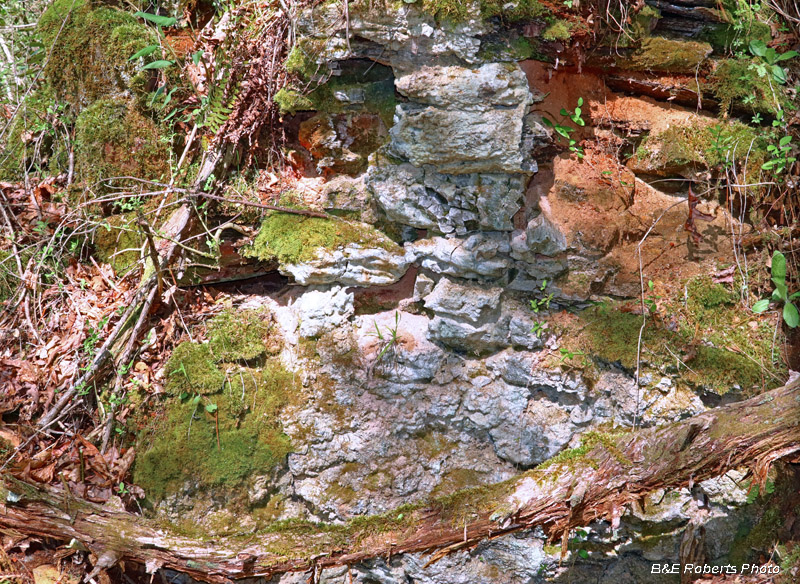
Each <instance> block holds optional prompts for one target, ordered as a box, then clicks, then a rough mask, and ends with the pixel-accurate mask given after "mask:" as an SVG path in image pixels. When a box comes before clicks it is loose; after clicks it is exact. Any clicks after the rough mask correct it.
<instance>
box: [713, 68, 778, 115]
mask: <svg viewBox="0 0 800 584" xmlns="http://www.w3.org/2000/svg"><path fill="white" fill-rule="evenodd" d="M753 63H754V60H753V59H749V58H746V57H739V58H736V59H725V60H723V61H720V62H719V63H718V64H717V65H716V68H715V69H714V71H712V73H711V74H710V75H709V78H708V83H707V84H706V87H707V88H708V89H709V90H710V91H711V93H712V95H713V96H714V98H716V99H717V100H718V101H719V104H720V108H721V109H722V110H723V111H725V112H727V111H729V110H730V109H731V108H733V107H735V108H737V109H745V110H747V109H750V110H752V111H754V112H761V113H771V112H774V111H775V110H776V109H777V108H778V106H780V107H782V108H783V107H786V106H788V105H790V104H789V103H787V102H788V100H787V98H786V96H785V94H784V92H783V89H782V88H781V86H780V85H778V84H777V83H772V84H770V81H769V79H768V78H767V77H766V76H764V77H759V75H758V74H757V73H756V71H755V70H754V69H753V68H752V65H753Z"/></svg>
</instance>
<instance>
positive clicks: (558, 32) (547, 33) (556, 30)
mask: <svg viewBox="0 0 800 584" xmlns="http://www.w3.org/2000/svg"><path fill="white" fill-rule="evenodd" d="M571 29H572V26H571V25H570V23H569V22H567V21H566V20H560V19H559V20H556V21H555V22H553V23H552V24H551V25H550V26H548V27H547V28H546V29H544V32H542V38H543V39H544V40H546V41H566V40H568V39H569V37H570V30H571Z"/></svg>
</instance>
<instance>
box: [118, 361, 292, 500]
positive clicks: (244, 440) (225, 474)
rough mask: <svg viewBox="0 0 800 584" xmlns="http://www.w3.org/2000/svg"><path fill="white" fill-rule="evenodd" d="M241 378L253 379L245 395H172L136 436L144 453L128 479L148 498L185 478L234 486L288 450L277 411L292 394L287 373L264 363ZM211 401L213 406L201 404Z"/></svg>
mask: <svg viewBox="0 0 800 584" xmlns="http://www.w3.org/2000/svg"><path fill="white" fill-rule="evenodd" d="M243 377H246V378H250V379H251V380H252V383H251V384H248V385H247V387H246V388H245V389H246V395H245V398H244V399H242V397H241V393H240V392H241V389H239V392H236V391H224V392H222V393H220V394H219V395H215V396H213V397H206V398H204V400H202V401H200V402H197V403H195V400H193V399H188V400H184V401H181V400H179V399H174V398H173V399H172V400H170V402H168V404H167V406H166V410H165V413H164V415H163V417H162V418H161V420H160V421H159V422H157V423H156V424H154V426H152V427H151V428H150V429H149V431H148V432H146V433H145V435H142V436H141V437H140V440H141V442H142V446H140V448H141V449H142V451H143V453H142V454H140V455H139V456H138V457H137V459H136V466H135V469H134V474H133V477H134V481H135V482H136V483H137V484H138V485H140V486H142V487H143V488H144V489H145V491H146V493H147V495H148V497H150V498H153V499H158V498H161V497H163V496H164V495H166V494H169V493H170V492H173V491H175V490H177V489H178V488H180V487H181V486H182V485H183V484H184V483H185V482H186V481H188V480H193V481H196V482H197V483H199V486H200V487H201V488H209V487H222V486H225V487H235V486H237V485H241V484H242V483H243V482H244V481H245V480H246V479H247V478H248V477H249V476H251V475H252V474H254V473H257V474H260V475H263V474H266V473H268V472H270V471H271V470H272V469H273V468H274V467H275V466H276V465H278V464H281V463H282V461H283V460H284V459H285V458H286V455H287V454H288V453H289V452H291V449H292V446H291V442H290V440H289V438H288V436H286V435H285V434H284V433H283V428H282V425H281V422H280V419H279V414H280V411H281V409H282V408H283V407H284V406H285V405H286V404H287V403H288V400H289V396H290V394H291V392H292V388H293V381H292V375H291V374H290V373H289V372H287V371H286V370H285V369H283V368H282V367H280V365H278V364H276V363H269V364H267V366H266V367H265V368H264V369H263V370H262V371H251V370H247V371H245V372H244V373H243ZM211 405H213V406H216V408H215V409H214V408H207V407H206V406H211ZM209 409H211V410H212V412H209V411H208V410H209ZM148 442H149V447H147V449H146V450H145V448H144V447H143V445H144V444H147V443H148Z"/></svg>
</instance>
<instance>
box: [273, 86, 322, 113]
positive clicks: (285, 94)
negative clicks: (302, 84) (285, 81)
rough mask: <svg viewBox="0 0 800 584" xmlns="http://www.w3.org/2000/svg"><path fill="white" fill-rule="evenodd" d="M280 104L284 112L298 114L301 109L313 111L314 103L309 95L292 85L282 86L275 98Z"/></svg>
mask: <svg viewBox="0 0 800 584" xmlns="http://www.w3.org/2000/svg"><path fill="white" fill-rule="evenodd" d="M273 99H274V101H275V103H277V104H278V107H279V108H280V111H281V113H282V114H292V115H294V114H296V113H297V112H301V111H311V110H313V109H314V104H313V103H312V102H311V100H310V99H308V97H306V96H305V95H303V94H302V93H300V91H298V90H297V89H294V88H292V87H282V88H281V89H280V90H278V92H277V93H276V94H275V97H274V98H273Z"/></svg>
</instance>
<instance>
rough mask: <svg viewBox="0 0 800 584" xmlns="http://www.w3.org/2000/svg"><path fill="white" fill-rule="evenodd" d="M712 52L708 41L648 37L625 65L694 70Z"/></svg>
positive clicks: (678, 70)
mask: <svg viewBox="0 0 800 584" xmlns="http://www.w3.org/2000/svg"><path fill="white" fill-rule="evenodd" d="M712 52H713V49H712V48H711V45H709V44H708V43H702V42H697V41H684V40H681V41H678V40H672V39H667V38H663V37H647V38H645V39H643V40H642V43H641V45H640V46H639V49H638V50H637V51H636V52H635V53H634V54H633V56H632V57H631V59H630V63H627V64H626V65H625V66H626V67H627V68H630V69H634V70H645V71H667V72H694V71H695V70H696V69H697V67H698V66H699V65H700V64H701V63H703V61H705V60H706V59H707V58H708V56H709V55H710V54H711V53H712Z"/></svg>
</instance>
